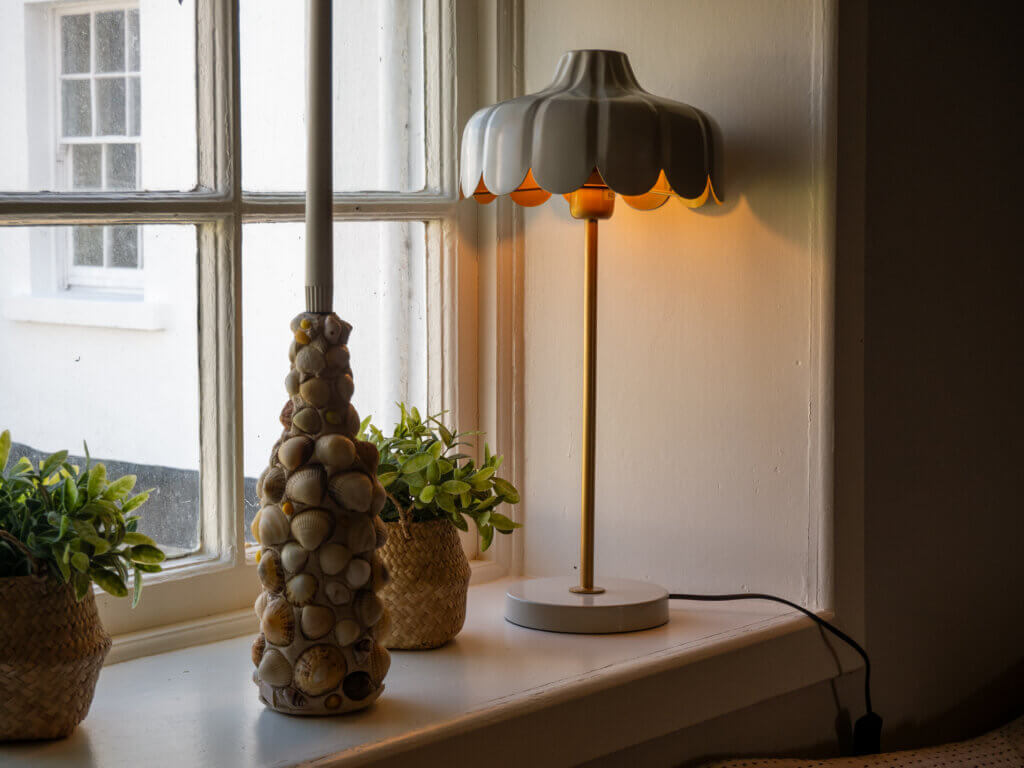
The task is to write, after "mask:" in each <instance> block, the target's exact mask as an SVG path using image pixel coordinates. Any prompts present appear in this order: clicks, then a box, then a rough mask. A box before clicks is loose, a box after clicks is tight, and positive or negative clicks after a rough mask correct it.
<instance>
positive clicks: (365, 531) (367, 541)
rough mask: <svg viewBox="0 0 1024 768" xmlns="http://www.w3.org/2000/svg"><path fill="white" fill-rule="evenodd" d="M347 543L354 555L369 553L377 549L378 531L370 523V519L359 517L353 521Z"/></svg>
mask: <svg viewBox="0 0 1024 768" xmlns="http://www.w3.org/2000/svg"><path fill="white" fill-rule="evenodd" d="M346 543H347V544H348V548H349V549H350V550H352V553H353V554H356V553H358V552H368V551H369V550H371V549H375V548H376V547H377V529H376V528H374V526H373V523H372V522H370V518H368V517H365V516H363V515H359V516H358V517H355V518H353V519H352V522H351V524H350V525H349V529H348V538H347V539H346Z"/></svg>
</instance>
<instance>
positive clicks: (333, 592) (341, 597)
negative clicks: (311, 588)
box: [324, 581, 352, 605]
mask: <svg viewBox="0 0 1024 768" xmlns="http://www.w3.org/2000/svg"><path fill="white" fill-rule="evenodd" d="M324 592H325V593H326V594H327V599H328V600H330V601H331V602H332V603H334V604H335V605H344V604H345V603H347V602H350V601H351V600H352V590H350V589H349V588H348V587H346V586H345V585H344V584H342V583H341V582H340V581H328V582H327V583H326V584H325V585H324Z"/></svg>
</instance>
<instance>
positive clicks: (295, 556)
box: [281, 541, 309, 573]
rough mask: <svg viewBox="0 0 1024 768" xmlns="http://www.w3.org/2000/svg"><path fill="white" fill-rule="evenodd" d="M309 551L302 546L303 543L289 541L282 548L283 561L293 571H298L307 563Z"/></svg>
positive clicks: (287, 568)
mask: <svg viewBox="0 0 1024 768" xmlns="http://www.w3.org/2000/svg"><path fill="white" fill-rule="evenodd" d="M308 557H309V553H308V552H307V551H306V550H305V549H303V548H302V545H301V544H296V543H295V542H294V541H289V542H288V543H287V544H285V545H284V547H283V548H282V549H281V563H282V564H283V565H284V567H285V569H286V570H287V571H289V572H291V573H298V572H299V571H301V570H302V567H303V566H304V565H305V564H306V559H307V558H308Z"/></svg>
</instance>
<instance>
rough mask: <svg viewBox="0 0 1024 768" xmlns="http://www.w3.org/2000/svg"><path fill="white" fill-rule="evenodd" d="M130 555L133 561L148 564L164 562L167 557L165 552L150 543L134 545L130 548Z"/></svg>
mask: <svg viewBox="0 0 1024 768" xmlns="http://www.w3.org/2000/svg"><path fill="white" fill-rule="evenodd" d="M128 556H129V557H130V558H131V560H132V562H135V563H146V564H148V565H153V564H156V563H160V562H163V560H164V558H165V557H166V555H165V554H164V553H163V552H161V551H160V550H159V549H157V548H156V547H154V546H152V545H149V544H139V545H138V546H135V547H132V548H131V549H130V550H128Z"/></svg>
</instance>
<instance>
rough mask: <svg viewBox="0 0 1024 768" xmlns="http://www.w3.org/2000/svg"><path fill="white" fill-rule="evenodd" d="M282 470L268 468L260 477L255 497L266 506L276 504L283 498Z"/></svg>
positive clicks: (283, 477)
mask: <svg viewBox="0 0 1024 768" xmlns="http://www.w3.org/2000/svg"><path fill="white" fill-rule="evenodd" d="M284 479H285V476H284V470H283V469H281V468H280V467H268V468H267V469H266V470H265V471H264V472H263V474H262V475H261V476H260V481H259V483H258V485H259V487H258V488H257V489H256V495H257V496H259V497H260V498H261V499H263V501H264V502H265V503H267V504H276V503H277V502H279V501H280V500H281V497H282V496H284Z"/></svg>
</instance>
